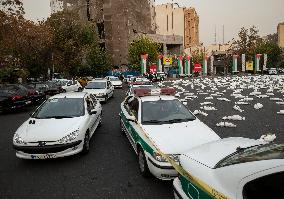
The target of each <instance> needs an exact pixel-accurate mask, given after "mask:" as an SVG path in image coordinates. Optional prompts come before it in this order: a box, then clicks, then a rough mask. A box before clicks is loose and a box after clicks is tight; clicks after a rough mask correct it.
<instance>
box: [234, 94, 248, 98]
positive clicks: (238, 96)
mask: <svg viewBox="0 0 284 199" xmlns="http://www.w3.org/2000/svg"><path fill="white" fill-rule="evenodd" d="M245 97H246V96H243V95H241V94H239V95H235V98H236V99H239V98H240V99H242V98H245Z"/></svg>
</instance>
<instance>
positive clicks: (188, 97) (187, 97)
mask: <svg viewBox="0 0 284 199" xmlns="http://www.w3.org/2000/svg"><path fill="white" fill-rule="evenodd" d="M192 98H198V97H197V96H196V95H189V96H186V97H185V99H190V100H191V99H192Z"/></svg>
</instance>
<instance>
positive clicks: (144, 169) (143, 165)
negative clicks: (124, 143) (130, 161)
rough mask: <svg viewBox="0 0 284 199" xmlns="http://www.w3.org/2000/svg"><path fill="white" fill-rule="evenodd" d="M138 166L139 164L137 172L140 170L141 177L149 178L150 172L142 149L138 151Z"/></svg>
mask: <svg viewBox="0 0 284 199" xmlns="http://www.w3.org/2000/svg"><path fill="white" fill-rule="evenodd" d="M138 164H139V170H140V173H141V175H142V176H143V177H149V176H150V171H149V168H148V164H147V161H146V158H145V154H144V151H143V150H142V149H140V150H139V151H138Z"/></svg>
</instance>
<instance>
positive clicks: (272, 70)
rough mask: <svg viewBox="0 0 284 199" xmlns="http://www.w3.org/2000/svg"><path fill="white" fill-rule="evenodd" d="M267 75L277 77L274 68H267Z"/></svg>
mask: <svg viewBox="0 0 284 199" xmlns="http://www.w3.org/2000/svg"><path fill="white" fill-rule="evenodd" d="M267 71H268V75H277V69H276V68H269V69H267Z"/></svg>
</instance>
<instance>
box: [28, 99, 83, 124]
mask: <svg viewBox="0 0 284 199" xmlns="http://www.w3.org/2000/svg"><path fill="white" fill-rule="evenodd" d="M84 110H85V108H84V100H83V99H81V98H52V99H49V100H47V101H46V102H45V103H44V104H43V105H41V106H40V107H39V109H37V111H36V112H35V113H34V114H33V115H32V117H34V118H38V119H47V118H57V119H61V118H72V117H80V116H83V115H84V114H85V111H84Z"/></svg>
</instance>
